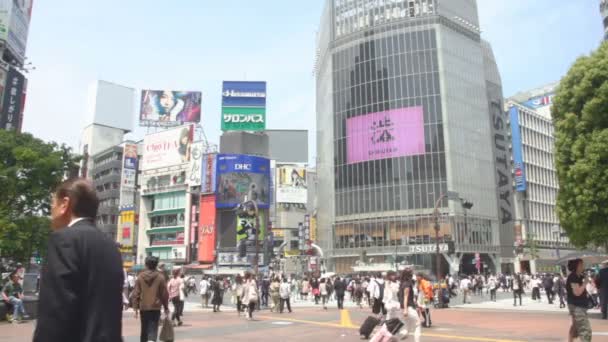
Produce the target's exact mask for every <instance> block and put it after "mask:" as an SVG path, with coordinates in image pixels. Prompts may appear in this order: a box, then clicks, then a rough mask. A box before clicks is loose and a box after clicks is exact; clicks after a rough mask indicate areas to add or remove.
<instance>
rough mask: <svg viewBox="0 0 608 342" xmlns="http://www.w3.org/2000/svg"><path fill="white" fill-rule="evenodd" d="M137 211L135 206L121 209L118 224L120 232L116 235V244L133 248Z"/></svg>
mask: <svg viewBox="0 0 608 342" xmlns="http://www.w3.org/2000/svg"><path fill="white" fill-rule="evenodd" d="M134 232H135V210H134V208H133V206H124V207H121V209H120V216H119V222H118V232H117V234H116V240H117V241H116V242H118V243H120V244H121V245H123V246H133V243H134V241H135V239H134V236H133V234H134Z"/></svg>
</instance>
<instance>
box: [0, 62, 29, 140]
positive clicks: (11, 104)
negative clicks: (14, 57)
mask: <svg viewBox="0 0 608 342" xmlns="http://www.w3.org/2000/svg"><path fill="white" fill-rule="evenodd" d="M24 85H25V77H24V76H23V74H21V73H20V72H19V71H18V70H17V69H15V68H13V67H11V68H10V69H9V70H8V73H7V75H6V87H5V89H4V96H3V100H2V111H1V112H0V129H5V130H9V129H19V127H20V126H21V123H20V120H21V112H22V110H23V101H22V100H23V87H24Z"/></svg>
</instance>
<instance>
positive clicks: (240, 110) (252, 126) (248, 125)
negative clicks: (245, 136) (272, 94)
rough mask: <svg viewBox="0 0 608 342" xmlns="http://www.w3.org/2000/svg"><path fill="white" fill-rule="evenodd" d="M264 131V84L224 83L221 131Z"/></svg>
mask: <svg viewBox="0 0 608 342" xmlns="http://www.w3.org/2000/svg"><path fill="white" fill-rule="evenodd" d="M264 129H266V82H248V81H224V83H223V85H222V131H263V130H264Z"/></svg>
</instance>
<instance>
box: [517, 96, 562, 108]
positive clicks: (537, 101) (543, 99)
mask: <svg viewBox="0 0 608 342" xmlns="http://www.w3.org/2000/svg"><path fill="white" fill-rule="evenodd" d="M554 97H555V94H553V93H550V94H546V95H542V96H537V97H533V98H531V99H529V100H528V101H526V102H524V103H523V105H524V106H526V107H528V108H530V109H538V108H541V107H545V106H549V105H551V104H552V103H553V98H554Z"/></svg>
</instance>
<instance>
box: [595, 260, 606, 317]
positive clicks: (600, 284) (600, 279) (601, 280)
mask: <svg viewBox="0 0 608 342" xmlns="http://www.w3.org/2000/svg"><path fill="white" fill-rule="evenodd" d="M596 283H597V289H598V292H599V294H600V309H601V312H602V319H607V318H608V310H607V309H608V262H606V261H605V262H603V263H602V269H601V270H600V272H599V273H598V275H597V278H596Z"/></svg>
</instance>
